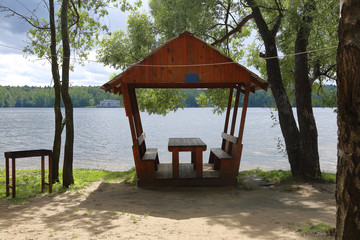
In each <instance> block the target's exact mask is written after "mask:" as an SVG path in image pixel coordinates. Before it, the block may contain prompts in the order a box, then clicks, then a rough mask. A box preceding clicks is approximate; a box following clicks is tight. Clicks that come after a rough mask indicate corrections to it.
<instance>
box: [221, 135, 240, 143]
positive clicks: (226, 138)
mask: <svg viewBox="0 0 360 240" xmlns="http://www.w3.org/2000/svg"><path fill="white" fill-rule="evenodd" d="M221 137H222V138H224V139H225V140H227V141H229V142H232V143H235V144H236V143H237V142H238V138H237V137H234V136H232V135H230V134H227V133H221Z"/></svg>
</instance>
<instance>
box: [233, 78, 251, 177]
mask: <svg viewBox="0 0 360 240" xmlns="http://www.w3.org/2000/svg"><path fill="white" fill-rule="evenodd" d="M249 95H250V81H249V82H247V83H246V86H245V96H244V102H243V107H242V113H241V122H240V127H239V136H238V143H237V145H238V147H237V153H236V158H237V159H236V163H235V164H234V168H235V170H236V175H237V173H238V172H239V168H240V161H241V153H242V148H243V145H242V138H243V134H244V127H245V118H246V111H247V106H248V102H249Z"/></svg>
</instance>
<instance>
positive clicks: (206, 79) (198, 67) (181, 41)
mask: <svg viewBox="0 0 360 240" xmlns="http://www.w3.org/2000/svg"><path fill="white" fill-rule="evenodd" d="M249 81H250V87H251V91H253V92H254V91H256V90H258V89H264V90H267V88H268V86H269V84H268V82H266V81H265V80H263V79H261V78H260V77H259V76H258V75H256V74H255V73H253V72H251V71H250V70H248V69H246V68H245V67H244V66H242V65H240V64H239V63H237V62H234V61H233V60H232V59H230V58H229V57H227V56H226V55H224V54H222V53H221V52H220V51H219V50H217V49H216V48H214V47H213V46H211V45H209V44H207V43H206V42H204V41H203V40H201V39H199V38H198V37H196V36H194V35H193V34H192V33H190V32H187V31H185V32H184V33H182V34H180V35H179V36H177V37H175V38H173V39H170V40H169V41H167V42H165V43H164V44H162V45H161V46H159V47H158V48H156V49H154V50H153V51H152V52H150V53H149V54H148V55H147V56H145V57H144V59H143V60H141V61H139V62H138V63H136V64H134V65H132V66H131V67H129V68H128V69H126V70H125V71H124V72H122V73H120V74H119V75H117V76H116V77H114V78H113V79H112V80H110V81H109V82H107V83H105V84H104V85H103V86H102V87H101V88H102V89H104V90H105V91H110V92H113V93H120V94H121V87H120V86H121V84H122V83H127V84H133V85H134V86H136V87H139V88H224V87H232V86H234V87H235V86H237V85H242V86H244V85H245V84H246V83H247V82H249Z"/></svg>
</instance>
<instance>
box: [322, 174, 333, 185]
mask: <svg viewBox="0 0 360 240" xmlns="http://www.w3.org/2000/svg"><path fill="white" fill-rule="evenodd" d="M321 176H322V180H323V181H324V182H327V183H336V174H335V173H327V172H322V173H321Z"/></svg>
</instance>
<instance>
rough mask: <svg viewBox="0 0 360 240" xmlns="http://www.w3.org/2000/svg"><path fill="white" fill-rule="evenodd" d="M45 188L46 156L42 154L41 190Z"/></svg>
mask: <svg viewBox="0 0 360 240" xmlns="http://www.w3.org/2000/svg"><path fill="white" fill-rule="evenodd" d="M44 190H45V156H44V155H42V156H41V192H42V193H43V192H44Z"/></svg>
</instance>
